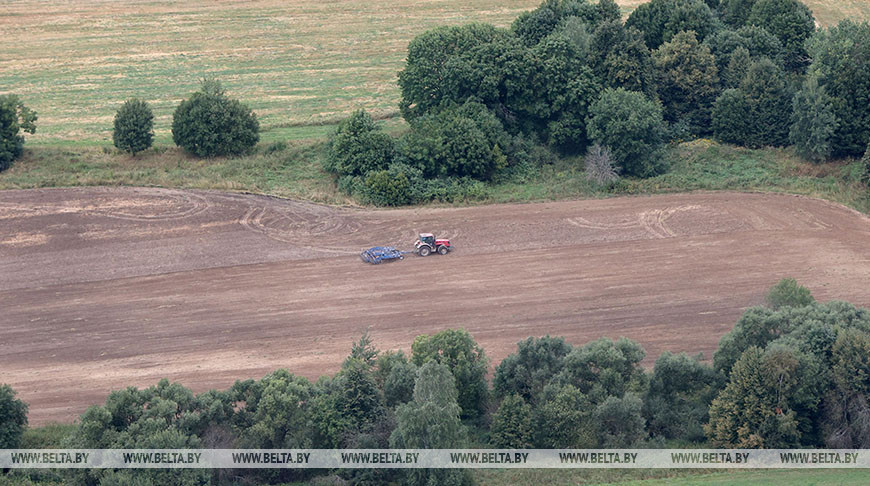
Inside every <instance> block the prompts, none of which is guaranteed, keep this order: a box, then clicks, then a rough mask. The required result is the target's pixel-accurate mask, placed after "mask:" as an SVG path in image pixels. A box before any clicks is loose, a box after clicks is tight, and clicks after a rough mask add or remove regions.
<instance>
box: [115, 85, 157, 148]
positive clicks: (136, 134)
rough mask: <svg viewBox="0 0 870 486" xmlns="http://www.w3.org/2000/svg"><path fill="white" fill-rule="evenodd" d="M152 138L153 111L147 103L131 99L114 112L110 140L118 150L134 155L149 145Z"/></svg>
mask: <svg viewBox="0 0 870 486" xmlns="http://www.w3.org/2000/svg"><path fill="white" fill-rule="evenodd" d="M153 139H154V113H152V112H151V107H150V106H148V103H146V102H144V101H142V100H139V99H135V98H134V99H131V100H127V102H126V103H124V104H123V106H121V108H120V109H119V110H118V113H117V114H115V124H114V131H112V141H113V142H114V143H115V147H116V148H117V149H118V150H122V151H124V152H128V153H131V154H133V155H136V154H137V153H139V152H141V151H143V150H146V149H148V148H150V147H151V143H152V141H153Z"/></svg>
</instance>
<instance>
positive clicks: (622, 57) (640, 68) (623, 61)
mask: <svg viewBox="0 0 870 486" xmlns="http://www.w3.org/2000/svg"><path fill="white" fill-rule="evenodd" d="M589 64H590V65H591V66H592V69H593V70H594V72H595V75H596V76H598V79H600V80H601V82H602V83H603V85H604V87H606V88H624V89H627V90H629V91H640V92H642V93H644V94H645V95H647V96H648V97H650V98H653V97H655V94H656V74H655V65H654V64H653V60H652V56H651V54H650V50H649V48H647V46H646V43H644V40H643V34H642V33H641V32H640V31H639V30H637V29H635V28H633V27H631V28H626V27H625V26H624V25H623V24H622V22H621V21H620V20H612V21H609V22H602V23H601V24H600V25H599V26H598V27H597V28H596V29H595V30H594V31H593V33H592V39H591V40H590V48H589Z"/></svg>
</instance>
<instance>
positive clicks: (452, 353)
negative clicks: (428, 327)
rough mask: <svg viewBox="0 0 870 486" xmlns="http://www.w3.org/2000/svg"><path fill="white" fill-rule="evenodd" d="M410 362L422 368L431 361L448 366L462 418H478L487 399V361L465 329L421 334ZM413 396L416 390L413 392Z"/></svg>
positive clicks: (412, 347) (415, 340)
mask: <svg viewBox="0 0 870 486" xmlns="http://www.w3.org/2000/svg"><path fill="white" fill-rule="evenodd" d="M411 351H412V355H411V356H412V361H413V362H414V364H415V365H417V366H421V367H422V366H423V365H425V364H426V363H428V362H430V361H434V362H436V363H441V364H444V365H447V367H448V369H449V370H450V372H451V373H453V376H454V378H455V380H456V389H457V390H458V393H459V395H458V403H459V406H460V407H461V409H462V416H463V417H477V416H478V415H480V414H481V413H482V412H483V410H484V407H485V406H486V400H487V392H488V390H487V384H486V373H487V371H488V369H489V360H488V359H487V357H486V354H485V353H484V352H483V348H481V347H480V346H479V345H478V344H477V343H476V342H475V341H474V338H472V337H471V334H469V333H468V331H466V330H465V329H446V330H444V331H441V332H439V333H437V334H435V335H433V336H427V335H421V336H417V338H416V339H414V343H413V344H412V345H411ZM414 393H415V396H416V393H417V392H416V389H415V392H414Z"/></svg>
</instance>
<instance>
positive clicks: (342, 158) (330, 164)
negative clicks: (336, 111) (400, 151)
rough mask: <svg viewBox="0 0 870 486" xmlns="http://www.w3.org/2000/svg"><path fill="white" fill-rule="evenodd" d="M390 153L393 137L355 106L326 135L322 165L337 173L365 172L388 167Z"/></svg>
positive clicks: (391, 152)
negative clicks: (324, 156) (327, 138)
mask: <svg viewBox="0 0 870 486" xmlns="http://www.w3.org/2000/svg"><path fill="white" fill-rule="evenodd" d="M393 156H394V148H393V139H392V138H391V137H390V136H389V135H387V134H386V133H384V132H383V131H382V130H381V128H380V127H379V126H377V125H376V124H375V122H374V120H373V119H372V117H371V115H369V114H368V113H367V112H366V111H365V110H357V111H355V112H354V113H353V114H352V115H351V116H350V117H348V118H346V119H344V120H342V121H341V123H339V124H338V128H336V130H335V133H333V134H332V136H331V137H330V138H329V143H328V145H327V149H326V159H325V161H324V169H326V170H327V171H328V172H331V173H333V174H335V175H338V176H340V177H341V176H364V175H366V174H367V173H368V172H370V171H378V170H383V169H385V168H387V166H389V165H390V162H391V161H392V160H393Z"/></svg>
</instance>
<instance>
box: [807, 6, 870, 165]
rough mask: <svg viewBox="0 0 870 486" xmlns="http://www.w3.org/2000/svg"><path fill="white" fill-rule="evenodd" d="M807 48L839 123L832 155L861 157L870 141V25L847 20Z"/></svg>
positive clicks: (814, 38)
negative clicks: (869, 101) (869, 100)
mask: <svg viewBox="0 0 870 486" xmlns="http://www.w3.org/2000/svg"><path fill="white" fill-rule="evenodd" d="M807 48H808V51H809V53H810V57H812V59H813V63H812V65H811V67H810V71H811V72H812V73H814V74H816V75H818V76H819V84H820V85H822V86H824V88H825V92H826V93H827V95H828V96H829V97H830V99H831V105H830V106H831V109H832V110H833V113H834V116H836V118H837V121H838V123H839V125H838V127H837V129H836V130H835V131H834V135H833V137H832V141H831V144H832V155H834V156H836V157H860V156H861V154H862V153H863V152H864V150H865V149H866V147H867V145H868V142H870V103H868V101H867V100H868V99H870V24H868V23H867V22H866V21H865V22H861V23H860V24H858V23H855V22H853V21H851V20H844V21H842V22H840V23H839V24H838V25H837V26H836V27H831V28H830V29H823V30H818V31H816V33H815V35H813V36H812V37H811V38H810V40H809V41H808V43H807Z"/></svg>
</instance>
